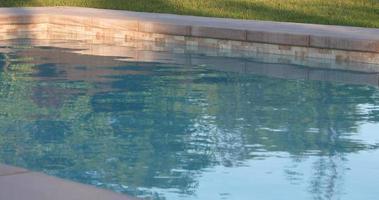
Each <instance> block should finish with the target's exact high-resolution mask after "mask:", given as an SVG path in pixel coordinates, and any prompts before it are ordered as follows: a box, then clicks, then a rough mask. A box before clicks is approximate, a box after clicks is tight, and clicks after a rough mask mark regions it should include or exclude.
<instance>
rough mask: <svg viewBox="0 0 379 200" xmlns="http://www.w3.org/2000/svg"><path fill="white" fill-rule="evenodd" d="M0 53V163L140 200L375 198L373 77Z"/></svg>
mask: <svg viewBox="0 0 379 200" xmlns="http://www.w3.org/2000/svg"><path fill="white" fill-rule="evenodd" d="M0 52H1V53H0V70H1V71H0V80H1V81H0V162H1V163H7V164H11V165H16V166H21V167H25V168H28V169H31V170H35V171H42V172H45V173H47V174H50V175H54V176H58V177H62V178H65V179H69V180H73V181H78V182H82V183H85V184H91V185H95V186H97V187H101V188H106V189H110V190H113V191H116V192H121V193H125V194H128V195H132V196H137V197H141V198H147V199H204V200H210V199H260V200H269V199H270V200H271V199H273V200H274V199H303V200H307V199H309V200H311V199H312V200H331V199H343V200H355V199H364V200H374V199H377V198H378V195H379V190H378V189H377V187H378V183H379V182H378V181H379V159H378V158H379V150H378V148H379V90H378V88H377V86H375V85H373V84H369V83H374V84H375V83H378V82H377V81H376V82H375V80H377V79H375V78H376V77H377V74H367V73H357V72H342V71H341V72H340V71H323V70H319V71H318V72H317V73H323V74H327V75H328V76H320V78H315V79H314V80H306V79H305V78H301V77H298V78H289V76H287V75H286V73H285V72H288V73H289V74H288V75H290V74H292V75H293V74H296V73H299V74H301V73H303V72H304V70H308V69H303V68H302V67H298V66H286V67H287V68H288V67H290V68H291V70H285V71H284V72H283V71H281V70H282V68H281V66H280V65H278V66H276V68H275V67H274V68H272V67H271V68H268V67H266V68H265V67H264V68H260V70H258V69H257V67H258V68H259V67H260V66H261V65H260V64H259V63H258V64H255V65H252V66H251V67H250V68H249V66H250V65H247V64H245V68H244V69H243V70H240V71H238V70H237V68H238V67H237V66H236V67H235V68H233V64H232V65H231V66H229V65H230V63H227V62H215V63H216V64H215V65H213V66H208V67H207V66H204V65H202V64H201V63H200V64H196V65H186V64H180V63H175V62H172V61H171V60H169V59H168V60H167V59H166V60H161V61H160V60H157V61H156V62H153V61H149V62H147V61H146V62H143V61H136V60H133V58H129V59H121V58H115V57H104V56H95V55H84V54H80V53H78V52H77V51H72V50H70V49H66V48H52V47H34V48H31V47H20V46H17V47H6V46H3V47H1V48H0ZM192 56H193V57H196V56H199V57H201V56H200V55H192ZM213 59H214V58H213ZM220 59H221V58H220ZM203 60H207V61H209V60H210V59H207V58H203ZM216 60H217V58H216ZM232 61H233V60H232ZM234 61H235V63H239V62H245V63H249V62H252V63H254V61H249V60H246V59H245V60H242V59H240V60H238V59H236V60H234ZM234 61H233V62H231V63H234ZM223 63H225V65H224V64H223ZM226 65H228V66H226ZM254 66H255V68H254ZM283 67H284V66H283ZM262 69H266V71H265V70H262ZM267 69H270V70H267ZM314 70H316V69H314ZM247 71H250V72H251V73H247ZM254 72H255V73H254ZM310 73H314V71H311V72H310V71H308V72H307V76H306V77H309V74H310ZM330 76H333V77H334V78H333V77H330ZM341 76H343V77H345V78H341ZM325 77H326V78H325ZM346 77H350V79H349V78H346ZM339 78H340V79H339ZM371 79H374V81H370V80H371ZM330 80H332V81H330Z"/></svg>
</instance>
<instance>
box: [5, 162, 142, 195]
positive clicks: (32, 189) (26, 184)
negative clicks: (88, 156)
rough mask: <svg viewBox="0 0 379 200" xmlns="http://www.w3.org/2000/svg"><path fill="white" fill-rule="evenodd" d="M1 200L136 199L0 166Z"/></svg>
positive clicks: (16, 168)
mask: <svg viewBox="0 0 379 200" xmlns="http://www.w3.org/2000/svg"><path fill="white" fill-rule="evenodd" d="M0 199H2V200H52V199H54V200H84V199H90V200H136V198H133V197H129V196H126V195H122V194H118V193H114V192H111V191H108V190H103V189H98V188H95V187H92V186H87V185H83V184H80V183H75V182H70V181H66V180H62V179H59V178H55V177H51V176H47V175H45V174H42V173H37V172H31V171H28V170H26V169H22V168H18V167H13V166H8V165H2V164H0Z"/></svg>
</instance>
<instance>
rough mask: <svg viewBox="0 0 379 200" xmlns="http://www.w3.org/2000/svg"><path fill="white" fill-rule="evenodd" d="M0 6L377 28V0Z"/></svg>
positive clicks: (64, 0) (19, 0)
mask: <svg viewBox="0 0 379 200" xmlns="http://www.w3.org/2000/svg"><path fill="white" fill-rule="evenodd" d="M0 6H7V7H8V6H81V7H93V8H108V9H120V10H132V11H144V12H159V13H174V14H181V15H199V16H212V17H229V18H240V19H258V20H271V21H287V22H303V23H316V24H335V25H350V26H362V27H376V28H379V0H0Z"/></svg>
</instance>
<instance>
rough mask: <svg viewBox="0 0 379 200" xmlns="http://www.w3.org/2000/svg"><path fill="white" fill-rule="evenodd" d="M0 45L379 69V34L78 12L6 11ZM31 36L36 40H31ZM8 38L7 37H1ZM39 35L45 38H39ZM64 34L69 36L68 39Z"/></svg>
mask: <svg viewBox="0 0 379 200" xmlns="http://www.w3.org/2000/svg"><path fill="white" fill-rule="evenodd" d="M0 25H2V27H1V28H0V40H1V39H3V40H4V39H13V38H16V37H22V36H23V37H32V38H33V37H35V38H38V39H43V38H48V39H57V38H62V39H78V40H79V39H80V40H97V41H99V42H102V43H110V42H113V43H116V44H119V43H127V42H130V41H132V40H152V41H160V42H161V41H164V42H167V43H178V44H184V45H188V46H192V47H195V48H197V46H212V47H215V48H217V49H221V50H223V51H225V50H245V51H250V52H254V53H273V54H282V55H292V56H294V57H297V58H300V59H303V58H309V57H311V58H321V59H332V60H335V61H336V62H346V63H347V62H358V63H373V64H379V29H377V28H359V27H348V26H330V25H316V24H300V23H283V22H271V21H255V20H238V19H224V18H209V17H195V16H180V15H173V14H156V13H142V12H130V11H118V10H104V9H92V8H77V7H44V8H40V7H36V8H0ZM26 32H30V33H33V34H27V33H26ZM1 33H3V34H1ZM37 33H39V34H37ZM62 33H65V34H66V36H65V37H63V36H62Z"/></svg>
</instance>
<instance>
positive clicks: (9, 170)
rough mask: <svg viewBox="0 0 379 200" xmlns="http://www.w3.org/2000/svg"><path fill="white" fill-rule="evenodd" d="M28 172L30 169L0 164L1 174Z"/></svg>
mask: <svg viewBox="0 0 379 200" xmlns="http://www.w3.org/2000/svg"><path fill="white" fill-rule="evenodd" d="M26 172H28V170H26V169H23V168H19V167H13V166H10V165H4V164H0V176H8V175H14V174H21V173H26Z"/></svg>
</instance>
